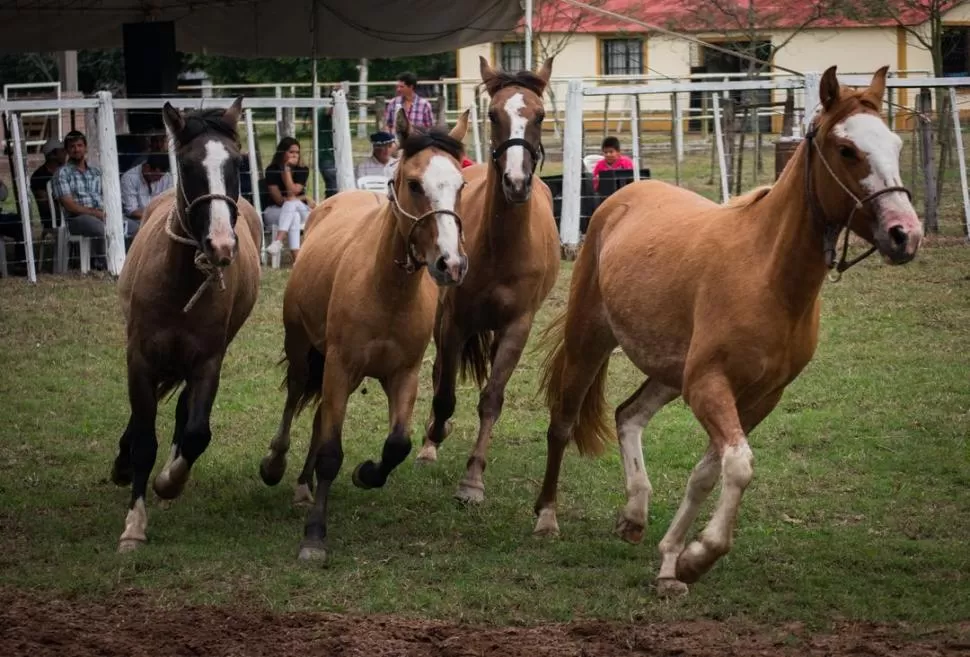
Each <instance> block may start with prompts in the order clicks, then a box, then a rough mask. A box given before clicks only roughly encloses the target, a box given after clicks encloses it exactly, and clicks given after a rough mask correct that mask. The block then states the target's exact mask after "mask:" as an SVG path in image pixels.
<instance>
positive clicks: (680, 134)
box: [673, 93, 684, 162]
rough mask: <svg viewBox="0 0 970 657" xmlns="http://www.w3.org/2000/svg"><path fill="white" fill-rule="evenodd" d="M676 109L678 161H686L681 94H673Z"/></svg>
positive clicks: (676, 150)
mask: <svg viewBox="0 0 970 657" xmlns="http://www.w3.org/2000/svg"><path fill="white" fill-rule="evenodd" d="M673 109H674V151H675V152H676V157H677V161H678V162H683V161H684V108H683V107H682V106H681V104H680V94H677V93H675V94H673Z"/></svg>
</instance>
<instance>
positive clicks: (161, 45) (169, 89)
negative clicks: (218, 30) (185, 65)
mask: <svg viewBox="0 0 970 657" xmlns="http://www.w3.org/2000/svg"><path fill="white" fill-rule="evenodd" d="M122 35H123V42H124V54H125V88H126V90H127V92H128V97H129V98H148V97H152V98H158V97H161V96H170V95H173V94H175V92H176V87H177V85H178V54H177V53H176V52H175V23H173V22H172V21H159V22H153V23H127V24H125V25H124V26H123V27H122ZM128 128H129V130H130V131H131V133H132V134H137V135H145V134H148V133H157V132H160V131H161V132H164V130H165V124H164V123H162V108H161V107H159V108H158V110H152V111H145V110H128Z"/></svg>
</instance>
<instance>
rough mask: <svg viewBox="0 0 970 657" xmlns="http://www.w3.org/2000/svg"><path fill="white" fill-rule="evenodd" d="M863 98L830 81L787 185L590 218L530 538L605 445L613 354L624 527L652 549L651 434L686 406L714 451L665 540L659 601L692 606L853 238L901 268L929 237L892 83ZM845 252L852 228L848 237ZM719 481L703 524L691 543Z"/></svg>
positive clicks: (658, 190)
mask: <svg viewBox="0 0 970 657" xmlns="http://www.w3.org/2000/svg"><path fill="white" fill-rule="evenodd" d="M887 68H888V67H883V68H881V69H879V71H877V72H876V74H875V75H874V76H873V79H872V82H871V84H870V86H869V87H868V88H867V89H865V90H862V91H851V90H849V89H845V88H841V87H840V86H839V83H838V78H837V77H836V74H835V68H834V67H832V68H830V69H829V70H827V71H826V72H825V74H824V76H823V77H822V82H821V89H820V98H821V101H822V110H821V112H820V114H819V115H817V116H816V117H815V118H814V120H813V124H812V127H811V130H810V131H809V133H808V136H807V138H806V140H805V141H804V142H803V143H802V144H801V145H800V146H799V147H798V150H797V151H796V153H795V155H794V157H793V158H792V160H791V162H789V164H788V166H787V167H786V168H785V171H784V172H783V173H782V175H781V177H780V178H779V180H778V182H777V184H775V185H774V186H773V187H771V188H768V189H759V190H756V191H754V192H752V193H750V194H748V195H747V196H744V197H741V198H738V199H736V200H734V201H732V202H731V203H728V204H726V205H716V204H715V203H712V202H711V201H708V200H706V199H704V198H702V197H700V196H698V195H697V194H695V193H693V192H690V191H687V190H684V189H681V188H679V187H674V186H672V185H668V184H665V183H662V182H640V183H635V184H632V185H627V186H626V187H624V188H623V189H621V190H620V191H618V192H617V193H615V194H613V195H612V196H611V197H610V198H609V199H607V200H606V201H605V202H604V203H603V205H601V206H600V207H599V208H598V209H597V210H596V212H595V213H594V214H593V217H592V221H591V222H590V226H589V232H588V234H587V236H586V242H585V246H584V248H583V249H582V252H581V254H580V256H579V259H578V260H577V262H576V268H575V269H574V270H573V275H572V285H571V288H570V293H569V302H568V305H567V309H566V312H565V313H564V314H563V316H562V317H561V318H560V319H559V320H558V322H556V323H554V324H553V325H552V326H551V327H550V331H549V333H548V334H547V336H546V337H548V338H549V339H551V341H552V349H551V350H550V352H549V358H548V360H547V362H546V365H545V371H544V382H543V384H544V387H545V390H546V401H547V404H548V407H549V412H550V420H549V431H548V435H547V439H548V455H547V460H546V474H545V479H544V481H543V484H542V491H541V493H540V494H539V498H538V500H537V502H536V507H535V510H536V513H537V515H538V520H537V522H536V526H535V532H536V533H537V534H554V533H556V532H558V531H559V526H558V523H557V522H556V487H557V482H558V480H559V468H560V465H561V463H562V455H563V451H564V450H565V448H566V445H567V444H568V442H569V440H570V439H572V440H574V441H575V442H576V444H577V446H578V447H579V450H580V452H581V453H586V454H596V453H599V452H601V451H602V450H603V448H604V446H605V444H606V443H607V442H608V441H610V440H612V439H613V435H612V427H610V426H609V421H608V417H607V405H606V400H605V394H604V393H605V387H606V374H607V366H608V364H609V359H610V354H611V353H612V351H613V349H614V348H615V347H616V346H617V345H618V344H619V345H620V346H621V347H623V351H624V352H625V353H626V355H627V356H628V357H629V358H630V360H631V361H632V362H633V363H634V365H636V366H637V367H638V368H639V369H640V371H641V372H643V373H644V374H645V375H646V376H647V379H646V381H644V383H643V385H641V386H640V388H639V389H638V390H637V391H636V392H635V393H634V394H633V395H632V396H631V397H630V398H629V399H627V400H626V401H625V402H623V403H622V404H620V406H619V407H618V408H617V409H616V418H615V420H616V427H617V431H618V433H619V443H620V456H621V459H622V462H623V468H624V471H625V474H626V495H627V503H626V506H625V507H624V508H623V510H622V511H621V513H620V516H619V519H618V521H617V526H616V531H617V533H619V534H620V536H621V537H623V538H624V539H626V540H628V541H630V542H638V541H640V540H642V538H643V533H644V528H645V525H646V522H647V505H648V504H649V501H650V495H651V492H652V489H651V486H650V481H649V479H648V478H647V472H646V469H645V467H644V460H643V448H642V446H641V442H640V440H641V435H642V433H643V428H644V427H645V426H646V425H647V423H648V422H649V421H650V418H652V417H653V416H654V415H655V414H656V413H657V412H658V411H659V410H660V409H661V408H663V407H664V406H665V405H666V404H669V403H670V402H671V401H673V400H674V399H676V398H677V397H680V396H683V398H684V401H685V402H686V403H687V404H688V406H689V407H690V409H691V411H693V413H694V415H695V416H696V417H697V419H698V420H699V421H700V423H701V425H702V426H703V427H704V430H705V431H706V432H707V435H708V437H709V443H708V448H707V453H706V454H705V455H704V457H703V458H702V459H701V460H700V462H698V464H697V466H696V467H695V468H694V470H693V472H692V473H691V475H690V478H689V480H688V482H687V490H686V494H685V495H684V499H683V501H682V502H681V505H680V508H679V509H678V510H677V514H676V515H675V516H674V519H673V521H672V522H671V524H670V528H669V529H668V530H667V533H666V535H665V536H664V537H663V540H662V541H661V542H660V555H661V559H662V561H661V564H660V573H659V575H658V578H657V591H658V592H659V593H660V594H672V593H674V594H677V593H680V594H682V593H686V592H687V585H688V584H689V583H691V582H694V581H696V580H697V579H699V578H700V577H701V576H702V575H703V574H704V573H705V572H707V571H708V570H709V569H710V568H711V567H712V566H713V565H714V563H715V562H716V561H717V560H718V559H719V558H720V557H721V556H723V555H724V554H726V553H727V552H728V551H729V550H730V549H731V544H732V541H733V540H734V538H733V537H734V525H735V521H736V518H737V514H738V509H739V507H740V504H741V496H742V494H743V493H744V490H745V488H747V486H748V484H749V482H750V481H751V478H752V476H753V474H754V470H753V455H752V452H751V448H750V447H749V446H748V436H749V435H750V433H751V432H752V431H753V430H754V428H755V427H756V426H758V424H759V423H760V422H761V421H762V420H763V419H764V418H765V417H766V416H767V415H768V414H769V413H771V411H772V409H774V407H775V405H776V404H777V403H778V401H779V400H780V399H781V396H782V393H783V392H784V390H785V387H786V386H787V385H788V384H790V383H791V382H792V381H793V380H794V379H795V378H796V377H797V376H798V374H799V373H800V372H801V371H802V369H803V368H804V367H805V366H806V365H807V364H808V363H809V361H810V360H811V359H812V356H813V354H814V352H815V347H816V344H817V343H818V324H819V292H820V290H821V287H822V283H823V281H824V280H825V277H826V274H828V272H829V269H830V268H831V267H834V266H837V267H838V271H840V272H841V271H842V270H843V269H845V268H846V267H847V266H848V265H851V262H849V263H847V262H846V259H845V252H844V251H843V255H842V258H841V262H839V263H838V265H836V243H837V241H838V236H839V234H840V232H842V231H843V229H845V230H846V231H848V230H851V231H853V232H855V233H856V234H857V235H859V236H860V237H862V238H863V239H865V240H867V241H869V242H870V243H872V244H873V245H874V248H875V249H878V251H879V252H880V253H881V254H882V255H883V256H884V257H885V259H886V260H887V261H889V262H891V263H895V264H902V263H906V262H909V261H910V260H912V259H913V258H914V257H915V256H916V252H917V249H918V248H919V245H920V241H921V239H922V226H921V224H920V220H919V217H917V215H916V212H915V210H914V209H913V206H912V204H911V203H910V198H909V193H908V192H907V190H906V189H905V188H903V187H902V183H901V181H900V175H899V151H900V146H901V142H900V139H899V137H897V136H896V135H895V134H893V133H892V132H890V130H889V129H888V128H887V127H886V124H885V123H884V122H883V120H882V119H881V118H880V115H879V110H880V107H881V105H882V97H883V92H884V91H885V79H886V70H887ZM846 239H848V232H846ZM719 477H721V495H720V499H719V500H718V503H717V507H716V508H715V510H714V513H713V516H712V517H711V520H710V522H709V523H708V525H707V527H706V528H705V529H704V530H703V531H702V532H701V533H700V535H699V536H698V537H697V538H696V539H695V540H694V541H692V542H690V543H687V542H686V539H687V533H688V531H689V529H690V526H691V524H692V523H693V522H694V520H695V519H696V518H697V515H698V512H699V511H700V507H701V505H702V504H703V503H704V500H705V499H706V498H707V496H708V495H709V494H710V492H711V490H712V489H713V488H714V485H715V483H716V482H717V480H718V478H719Z"/></svg>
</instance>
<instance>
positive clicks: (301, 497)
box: [293, 484, 313, 506]
mask: <svg viewBox="0 0 970 657" xmlns="http://www.w3.org/2000/svg"><path fill="white" fill-rule="evenodd" d="M311 504H313V493H312V492H310V487H309V486H307V485H306V484H297V486H296V488H294V489H293V506H307V505H311Z"/></svg>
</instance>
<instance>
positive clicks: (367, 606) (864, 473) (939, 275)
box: [0, 247, 970, 630]
mask: <svg viewBox="0 0 970 657" xmlns="http://www.w3.org/2000/svg"><path fill="white" fill-rule="evenodd" d="M968 271H970V250H968V249H966V248H961V247H937V248H926V249H924V251H923V252H922V253H921V255H920V257H919V258H918V259H917V261H916V262H914V263H912V264H910V265H908V266H906V267H903V268H890V267H887V266H884V265H881V264H879V263H878V262H876V261H875V259H873V260H871V261H867V262H865V263H863V264H862V265H860V266H859V267H857V268H856V269H853V270H852V271H851V272H849V273H848V274H847V275H846V277H845V279H844V280H843V281H842V282H841V283H839V284H827V285H826V287H825V288H824V291H823V297H824V311H823V323H822V336H821V344H820V348H819V350H818V353H817V355H816V358H815V360H814V361H813V362H812V363H811V364H810V366H809V367H808V368H807V369H806V371H805V372H804V373H803V374H802V376H801V377H800V378H799V379H798V380H797V381H796V382H795V383H794V384H793V385H792V386H790V388H789V390H788V393H787V395H786V396H785V398H784V399H783V401H782V403H781V404H780V405H779V407H778V408H777V409H776V411H775V412H774V413H773V415H772V416H770V417H769V418H768V420H767V421H766V422H765V423H764V424H763V425H762V426H761V427H759V429H758V430H757V431H756V432H755V433H754V434H753V436H752V438H751V444H752V447H753V449H754V452H755V479H754V482H753V484H752V485H751V486H750V487H749V489H748V491H747V493H746V495H745V498H744V503H743V506H742V510H741V514H740V519H739V529H738V532H737V540H736V543H735V547H734V550H733V551H732V552H731V554H729V555H728V556H727V557H725V558H724V559H723V560H722V561H721V562H720V563H718V565H717V566H716V567H715V568H714V570H713V571H712V572H711V573H710V574H709V575H708V576H707V577H706V578H705V579H704V580H702V581H701V582H700V583H699V584H697V585H695V586H694V587H693V588H692V591H691V594H690V595H689V596H688V597H687V598H685V599H683V600H677V601H660V600H657V599H656V598H655V597H654V596H653V594H652V591H651V588H650V582H651V580H652V579H653V577H654V576H655V574H656V569H657V566H658V558H657V553H656V544H657V542H658V541H659V539H660V537H661V536H662V534H663V532H664V531H665V529H666V526H667V524H668V523H669V521H670V519H671V517H672V515H673V513H674V511H675V509H676V506H677V504H678V503H679V500H680V498H681V495H682V494H683V489H684V483H685V481H686V477H687V475H688V473H689V471H690V468H691V467H692V466H693V464H694V462H695V461H696V460H697V458H698V457H699V455H700V454H701V452H702V451H703V449H704V446H705V442H706V441H705V438H704V437H703V436H702V434H701V432H700V428H699V425H698V424H697V423H696V421H695V420H694V419H693V417H692V416H691V415H690V414H689V412H688V411H687V410H686V408H685V407H684V406H683V404H682V403H681V402H676V403H674V404H672V405H671V406H670V407H668V408H667V409H665V410H664V411H662V412H661V413H660V414H659V415H658V417H657V418H656V419H655V420H654V422H653V423H652V424H651V426H650V427H649V428H648V430H647V434H646V436H645V440H644V444H645V449H646V457H647V466H648V472H649V474H650V478H651V481H652V482H653V485H654V489H655V497H654V500H653V504H652V506H651V509H650V526H649V528H648V531H647V536H646V538H645V541H644V543H643V544H642V545H639V546H631V545H627V544H625V543H622V542H621V541H620V540H619V539H617V538H615V537H613V536H612V535H611V534H610V530H611V528H612V525H613V521H614V518H615V514H616V512H617V511H618V510H619V508H620V507H621V505H622V503H623V501H624V495H623V477H622V469H621V467H620V463H619V457H618V453H617V450H616V449H615V448H613V449H611V450H610V451H609V452H608V455H607V456H605V457H603V458H601V459H599V460H592V461H591V460H586V459H580V458H579V457H578V456H577V455H576V454H575V450H574V449H573V448H571V449H570V451H569V453H568V454H567V458H566V462H565V466H564V476H563V480H562V486H561V499H560V513H559V522H560V526H561V528H562V535H561V537H560V538H558V539H554V540H537V539H534V538H533V537H532V536H531V529H532V522H533V519H532V510H531V509H532V504H533V501H534V499H535V496H536V493H537V490H538V485H539V482H540V480H541V477H542V471H543V464H544V455H545V428H546V421H547V415H546V413H545V411H544V410H543V408H542V405H541V404H540V401H539V399H538V398H537V397H536V383H537V374H538V372H537V364H538V362H539V354H536V353H534V352H533V351H532V350H531V349H530V350H529V351H528V352H527V354H526V356H525V357H524V359H523V362H522V363H521V365H520V367H519V369H518V370H517V372H516V373H515V375H514V376H513V379H512V382H511V384H510V388H509V391H508V392H507V395H506V400H507V401H506V405H505V412H504V415H503V417H502V419H501V421H500V423H499V425H498V426H497V428H496V432H495V439H494V441H493V446H492V450H491V453H490V462H489V467H488V471H487V472H486V475H485V480H486V486H487V491H486V495H487V501H486V504H485V505H484V506H482V507H481V508H470V509H463V508H460V507H458V506H457V505H456V504H455V502H454V501H453V500H452V493H453V492H454V489H455V485H456V483H457V481H458V479H459V478H460V476H461V474H462V472H463V469H464V463H465V459H466V458H467V455H468V452H469V450H470V448H471V444H472V442H473V440H474V433H475V427H476V421H477V417H476V413H475V406H476V402H477V393H476V391H475V390H473V389H472V388H471V387H468V386H463V387H462V388H461V389H460V390H459V397H458V399H459V410H458V415H457V422H456V429H455V432H454V434H453V435H452V437H451V438H449V440H448V441H447V442H446V443H445V445H444V447H443V449H442V450H441V454H440V460H439V462H438V464H437V465H435V466H433V467H432V468H430V469H418V468H415V467H414V465H413V455H414V454H415V453H416V451H417V450H416V449H415V450H414V452H412V456H411V458H409V459H408V460H407V461H406V462H405V463H404V464H403V465H402V466H401V467H400V468H399V470H398V471H397V472H395V473H394V475H393V476H392V478H391V480H390V481H389V483H388V485H387V486H386V487H385V489H384V490H377V491H361V490H358V489H356V488H354V487H353V486H352V485H351V483H350V477H349V474H350V471H351V470H352V468H353V467H354V466H355V465H356V464H357V463H358V462H360V461H361V460H363V459H366V458H374V457H375V456H376V455H378V454H379V450H380V446H381V444H382V441H383V438H384V435H385V431H386V427H385V422H386V410H385V401H384V397H383V394H382V393H381V391H380V387H379V386H378V385H376V384H372V385H369V386H368V391H369V392H368V394H367V395H361V394H357V395H355V396H354V397H353V399H352V402H351V408H350V412H349V416H348V419H347V424H346V427H345V433H344V435H345V439H344V448H345V451H346V459H345V462H344V470H343V472H342V473H341V475H340V477H339V479H338V481H337V483H336V485H335V488H334V491H333V496H332V505H331V548H332V559H331V565H330V567H329V568H326V569H323V568H319V567H314V566H307V565H304V564H298V563H297V561H296V559H295V557H296V552H297V544H298V541H299V539H300V537H301V533H302V525H303V519H304V512H303V510H300V509H295V508H293V507H292V506H291V504H290V496H291V491H292V488H291V487H292V484H293V482H294V479H295V473H294V472H293V469H294V467H295V466H294V465H293V464H294V463H299V462H300V461H302V457H303V454H304V453H305V449H306V444H307V439H308V424H309V414H305V415H304V416H302V417H301V418H300V419H299V421H298V422H297V424H296V425H295V428H294V449H293V453H292V457H291V459H290V466H291V469H290V472H288V474H287V477H286V478H285V479H284V482H283V483H282V484H281V485H280V486H278V487H276V488H267V487H265V486H264V485H263V484H262V482H261V481H260V480H259V477H258V475H257V464H258V461H259V459H260V457H261V456H262V455H263V454H264V452H265V448H266V445H267V443H268V441H269V439H270V438H271V436H272V434H273V432H274V430H275V428H276V424H277V421H278V418H279V412H280V408H281V405H282V401H283V395H282V393H281V392H280V391H279V389H278V386H279V383H280V381H281V378H282V372H281V370H280V369H279V368H278V367H277V366H276V361H277V360H278V358H279V355H280V349H281V344H282V339H281V338H282V329H281V324H280V320H279V318H280V312H281V310H280V309H281V302H282V292H283V289H284V287H285V284H286V277H287V275H288V270H282V271H280V270H270V271H265V272H264V275H263V280H262V288H261V296H260V299H259V302H258V305H257V307H256V309H255V310H254V313H253V315H252V316H251V318H250V320H249V322H248V324H247V325H246V326H245V327H244V328H243V330H242V331H241V333H240V335H239V336H238V338H237V340H236V342H235V343H234V344H233V345H232V347H231V349H230V352H229V356H228V357H227V360H226V363H225V367H224V371H223V379H222V386H221V389H220V392H219V397H218V399H217V402H216V408H215V411H214V414H213V429H214V438H213V442H212V444H211V446H210V448H209V450H208V451H207V452H206V454H205V455H204V456H203V457H202V459H201V460H200V462H199V463H198V464H197V467H196V468H195V470H194V472H193V477H192V479H191V481H190V483H189V485H188V487H187V490H186V491H185V494H184V495H183V497H182V498H181V499H179V500H178V501H176V502H175V503H174V505H173V506H172V507H171V508H169V509H160V508H159V507H158V505H157V503H156V500H155V499H154V498H152V499H150V501H149V518H150V520H149V522H150V524H149V536H150V542H149V544H148V545H147V546H145V547H144V548H143V549H142V550H140V551H139V552H137V553H135V554H132V555H118V554H116V553H115V548H116V545H117V539H118V536H119V535H120V533H121V530H122V525H123V519H124V513H125V506H126V502H127V499H128V492H127V490H123V489H118V488H115V487H114V486H113V485H111V484H110V483H109V482H108V480H107V475H108V470H109V466H110V463H111V460H112V459H113V457H114V454H115V450H116V447H115V446H116V443H117V439H118V437H119V436H120V433H121V431H122V429H123V427H124V425H125V422H126V420H127V413H128V406H127V399H126V392H125V391H126V384H125V368H124V337H123V326H122V321H121V317H120V312H119V309H118V303H117V300H116V290H115V284H114V283H113V282H112V281H111V280H108V279H97V278H87V279H80V278H74V277H58V278H52V277H42V278H41V280H40V282H39V284H38V285H36V286H30V285H28V284H26V283H24V282H23V280H22V279H6V280H3V281H0V317H2V318H3V319H2V321H0V341H2V344H3V345H4V349H3V350H2V352H0V371H2V372H3V375H2V376H0V401H2V403H0V408H2V409H3V410H2V414H0V416H2V423H0V528H2V529H0V580H2V581H3V582H4V583H5V585H6V586H8V587H12V588H14V589H17V590H23V591H28V590H29V591H32V592H41V593H46V594H56V595H60V596H71V597H77V598H80V599H89V598H116V597H117V596H121V595H123V594H125V593H126V592H128V591H130V590H132V589H134V590H140V591H145V592H147V593H148V594H149V595H150V596H151V597H152V599H153V600H154V601H155V603H157V604H158V605H162V606H165V605H169V604H180V603H182V602H185V601H190V602H212V603H218V604H222V603H229V602H235V601H239V600H242V599H246V600H255V601H256V602H257V604H260V605H265V606H268V607H270V608H273V609H282V610H308V609H323V610H334V611H352V612H368V613H372V612H394V613H397V614H402V615H404V616H411V617H425V618H441V619H448V620H452V621H459V620H468V621H481V622H488V623H496V624H498V623H532V622H541V621H556V620H565V619H570V618H602V619H620V620H622V619H633V618H639V619H645V618H646V619H650V620H654V621H657V620H663V619H690V618H696V617H706V618H712V619H728V618H741V619H745V620H748V621H754V622H760V623H767V624H775V623H782V622H784V621H788V620H792V619H795V620H800V621H804V622H805V623H807V624H809V625H810V626H815V627H819V626H825V625H827V624H829V623H830V622H834V621H837V620H844V619H850V620H878V621H907V622H909V623H911V624H913V625H912V627H914V628H915V629H917V630H918V629H919V628H920V627H925V626H928V625H932V624H936V623H946V622H952V621H960V620H965V619H967V618H970V550H968V549H967V545H968V543H970V523H968V521H967V519H968V518H970V445H968V435H970V417H968V409H970V380H968V376H967V374H968V372H970V350H968V345H970V343H968V330H967V327H968V326H970V293H968V292H970V276H968V274H967V272H968ZM569 274H570V268H569V267H568V266H566V267H564V271H563V275H562V278H561V280H560V282H559V285H558V287H557V288H556V290H555V292H554V293H553V295H552V296H551V298H550V299H549V300H548V301H547V303H546V304H545V306H544V308H543V310H542V311H541V315H540V318H539V327H541V326H544V325H545V324H546V323H547V322H548V321H549V319H550V317H551V316H552V315H553V313H555V312H556V311H557V310H558V309H560V308H561V307H562V305H563V300H564V294H565V291H566V288H567V286H568V277H569ZM533 337H535V334H533ZM432 354H433V347H431V348H429V351H428V356H427V360H426V367H425V369H426V371H425V377H424V379H423V382H422V387H421V392H420V397H419V401H418V405H417V410H416V417H415V424H416V425H418V426H420V425H421V424H422V423H423V418H424V417H425V416H426V414H427V412H428V409H429V405H430V394H429V388H430V384H429V375H430V362H431V358H432ZM639 383H640V376H639V374H638V373H637V372H635V371H634V369H633V368H632V366H631V365H630V364H629V363H628V362H627V361H626V360H625V358H624V357H623V356H622V355H617V356H615V357H614V360H613V364H612V366H611V379H610V385H609V395H610V400H611V401H612V402H613V403H618V402H619V401H621V400H622V399H623V398H624V397H625V396H626V395H628V394H629V393H630V392H632V391H633V390H634V389H635V388H636V387H637V385H639ZM173 415H174V400H173V401H169V402H167V403H165V404H164V405H163V406H162V407H161V409H160V420H159V439H160V443H161V444H162V448H161V449H160V450H159V454H160V457H161V455H162V454H163V453H165V452H167V443H168V441H169V440H170V436H171V426H172V418H173ZM160 460H161V458H160ZM713 497H714V498H715V499H716V495H715V496H713ZM710 506H711V502H710V501H709V502H708V504H707V505H706V507H705V512H704V513H703V514H702V517H701V519H702V520H706V517H707V515H708V513H709V510H710ZM698 528H699V526H697V527H695V529H698Z"/></svg>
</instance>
